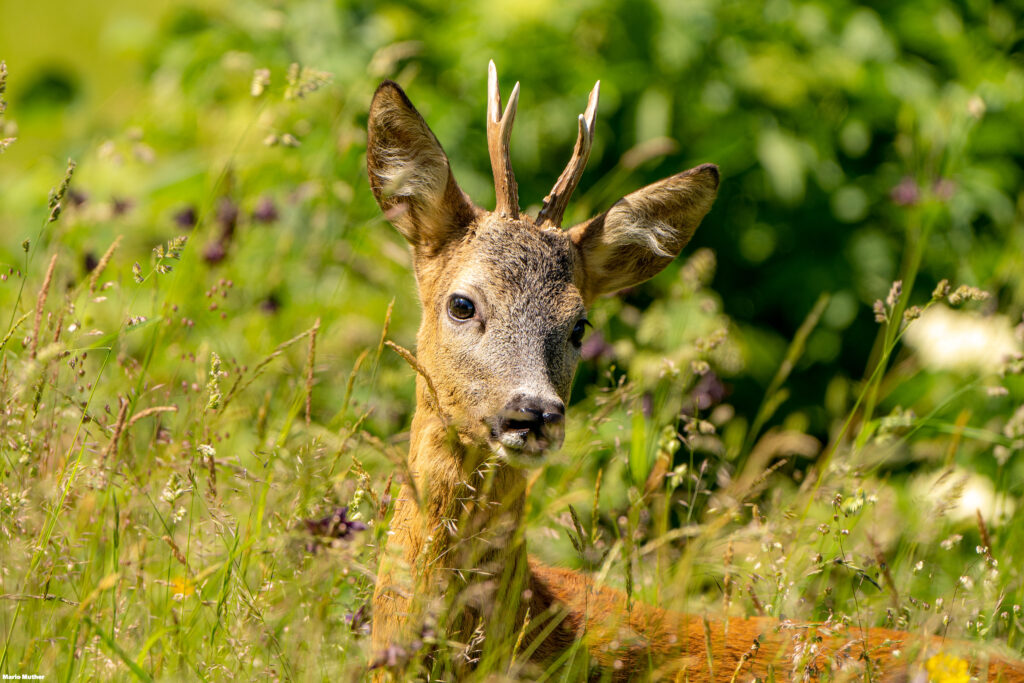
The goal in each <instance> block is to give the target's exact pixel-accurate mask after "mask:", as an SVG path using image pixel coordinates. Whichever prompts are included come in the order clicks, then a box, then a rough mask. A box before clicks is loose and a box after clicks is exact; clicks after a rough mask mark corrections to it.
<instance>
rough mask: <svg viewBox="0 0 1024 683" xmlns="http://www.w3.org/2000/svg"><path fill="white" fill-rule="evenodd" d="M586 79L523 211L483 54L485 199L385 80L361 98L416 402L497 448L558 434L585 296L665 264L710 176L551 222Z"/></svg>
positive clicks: (698, 172)
mask: <svg viewBox="0 0 1024 683" xmlns="http://www.w3.org/2000/svg"><path fill="white" fill-rule="evenodd" d="M599 85H600V83H598V85H596V86H595V87H594V89H593V91H592V92H591V93H590V99H589V102H588V105H587V108H586V113H585V114H583V115H580V117H579V137H578V139H577V141H576V146H575V149H574V151H573V155H572V158H571V160H570V162H569V165H568V167H567V168H566V169H565V171H564V172H563V173H562V174H561V176H560V177H559V178H558V181H557V182H556V183H555V186H554V188H553V189H552V190H551V193H550V194H549V195H548V196H547V197H546V198H545V199H544V203H543V208H541V210H540V212H539V214H538V216H537V217H536V219H533V218H530V217H529V216H526V215H524V214H522V213H521V212H520V210H519V198H518V189H517V186H516V181H515V176H514V174H513V172H512V166H511V163H510V160H509V138H510V134H511V130H512V122H513V120H514V118H515V114H516V105H517V103H518V99H519V84H518V83H517V84H516V86H515V88H513V90H512V95H511V97H510V98H509V101H508V104H507V106H506V107H505V109H504V111H502V109H501V96H500V94H499V91H498V79H497V74H496V72H495V68H494V63H493V62H491V63H490V67H489V79H488V90H489V92H488V106H487V145H488V149H489V151H490V157H491V167H492V169H493V172H494V179H495V193H496V196H497V206H496V208H495V210H494V211H486V210H484V209H481V208H479V207H477V206H476V205H474V204H473V202H472V201H471V200H470V198H469V197H468V196H467V195H466V194H465V193H464V192H463V191H462V190H461V189H460V188H459V185H458V183H456V182H455V178H454V176H453V175H452V171H451V167H450V164H449V163H448V157H447V156H445V153H444V150H443V149H442V148H441V145H440V143H439V142H438V141H437V138H436V137H434V134H433V133H432V132H431V130H430V128H429V127H428V126H427V124H426V122H425V121H424V120H423V117H421V116H420V114H419V113H418V112H417V111H416V109H415V107H413V105H412V103H411V102H410V101H409V98H408V97H406V95H405V93H404V92H403V91H402V89H401V88H400V87H399V86H398V85H396V84H395V83H393V82H391V81H385V82H384V83H382V84H381V85H380V87H379V88H377V92H376V94H375V95H374V97H373V103H372V104H371V106H370V115H369V126H368V128H369V135H368V151H367V170H368V172H369V177H370V187H371V188H372V189H373V194H374V196H375V197H376V199H377V203H378V204H379V205H380V207H381V209H382V210H383V211H384V214H385V216H386V217H387V218H388V220H389V221H390V222H391V223H392V224H393V225H394V226H395V227H396V228H397V229H398V231H399V232H400V233H401V234H402V235H403V236H404V237H405V239H406V240H407V241H408V242H409V244H410V245H411V248H412V255H413V265H414V270H415V273H416V282H417V286H418V288H419V296H420V301H421V304H422V307H423V319H422V323H421V325H420V330H419V335H418V337H417V344H418V348H417V357H418V359H419V362H420V364H421V365H422V366H423V368H424V370H425V372H426V374H427V375H428V376H429V377H430V378H431V379H432V383H433V387H434V389H433V391H427V389H426V387H425V386H424V383H423V382H421V383H420V388H419V399H418V400H419V406H418V407H424V404H427V407H429V408H430V409H431V410H434V411H436V412H437V413H439V415H440V416H441V419H442V420H443V421H444V422H445V423H446V424H447V425H448V426H449V427H452V428H454V429H455V431H456V432H457V434H458V436H459V438H460V439H461V441H462V442H463V443H464V444H467V445H473V446H475V447H478V448H481V449H489V450H491V451H493V452H494V453H496V454H497V455H498V456H499V457H501V458H504V459H506V460H508V461H510V462H516V463H524V462H525V463H531V462H535V461H536V460H538V456H539V454H541V453H542V452H544V451H545V450H546V449H548V448H550V447H557V446H559V445H560V444H561V440H562V422H563V420H564V415H565V402H566V401H567V400H568V397H569V390H570V387H571V385H572V379H573V375H574V373H575V371H576V366H577V364H578V362H579V358H580V344H581V342H582V339H583V335H584V332H585V329H586V325H587V324H588V323H587V308H588V306H590V304H591V303H592V302H593V301H594V299H595V298H596V297H598V296H600V295H602V294H606V293H611V292H615V291H618V290H621V289H623V288H626V287H630V286H632V285H635V284H637V283H640V282H643V281H644V280H647V279H648V278H650V277H653V276H654V275H655V274H657V273H658V272H659V271H661V270H662V269H663V268H664V267H665V266H666V265H668V263H669V262H671V261H672V259H673V258H675V257H676V256H677V255H678V254H679V252H680V251H681V250H682V249H683V247H684V246H685V245H686V243H687V242H688V241H689V239H690V237H691V236H692V235H693V232H694V230H696V229H697V226H698V225H699V224H700V221H701V219H702V218H703V217H704V215H705V214H706V213H707V212H708V210H709V209H710V208H711V204H712V202H713V201H714V198H715V193H716V191H717V189H718V168H717V167H716V166H715V165H713V164H704V165H702V166H698V167H697V168H694V169H691V170H689V171H685V172H683V173H679V174H677V175H674V176H671V177H669V178H666V179H664V180H661V181H659V182H657V183H654V184H652V185H649V186H647V187H645V188H643V189H641V190H637V191H636V192H633V193H632V194H629V195H626V196H625V197H623V198H622V199H620V200H619V201H618V202H616V203H615V204H614V205H613V206H612V207H611V208H610V209H608V210H607V211H605V212H604V213H601V214H599V215H597V216H595V217H593V218H591V219H590V220H588V221H586V222H584V223H581V224H579V225H577V226H575V227H572V228H570V229H568V230H563V229H562V228H561V222H562V215H563V213H564V212H565V208H566V205H567V204H568V200H569V197H570V196H571V194H572V191H573V190H574V189H575V187H576V185H577V184H578V183H579V180H580V176H581V175H582V174H583V168H584V166H585V165H586V161H587V157H588V156H589V154H590V147H591V142H592V140H593V135H594V124H595V120H596V113H597V100H598V89H599Z"/></svg>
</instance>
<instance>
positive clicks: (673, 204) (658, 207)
mask: <svg viewBox="0 0 1024 683" xmlns="http://www.w3.org/2000/svg"><path fill="white" fill-rule="evenodd" d="M717 191H718V167H717V166H715V165H714V164H704V165H703V166H698V167H697V168H691V169H690V170H689V171H684V172H683V173H678V174H676V175H674V176H672V177H670V178H665V179H664V180H660V181H658V182H656V183H654V184H653V185H648V186H647V187H645V188H642V189H640V190H637V191H636V192H633V193H632V194H628V195H626V196H625V197H623V198H622V199H620V200H619V201H618V202H616V203H615V205H614V206H613V207H612V208H610V209H609V210H608V211H605V212H604V213H602V214H600V215H598V216H595V217H594V218H591V219H590V220H589V221H587V222H586V223H581V224H580V225H577V226H576V227H574V228H572V229H570V230H569V237H570V239H572V241H573V243H574V244H575V245H576V246H577V248H579V250H580V255H581V256H582V257H583V271H584V279H585V282H584V291H585V294H584V299H586V300H587V301H588V302H589V301H592V300H593V298H594V297H596V296H598V295H600V294H607V293H611V292H615V291H618V290H620V289H625V288H626V287H632V286H633V285H636V284H639V283H641V282H643V281H644V280H647V279H648V278H652V277H654V276H655V275H657V274H658V273H659V272H660V271H661V270H662V269H663V268H664V267H665V266H667V265H668V264H669V263H671V262H672V259H674V258H675V257H676V256H678V255H679V252H680V251H682V250H683V247H684V246H686V243H687V242H689V241H690V237H692V236H693V232H694V230H696V229H697V226H698V225H700V221H701V219H702V218H704V215H705V214H707V212H708V211H709V210H710V209H711V204H712V203H713V202H714V201H715V194H716V193H717Z"/></svg>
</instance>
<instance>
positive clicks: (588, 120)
mask: <svg viewBox="0 0 1024 683" xmlns="http://www.w3.org/2000/svg"><path fill="white" fill-rule="evenodd" d="M600 90H601V81H598V82H597V83H596V84H595V85H594V89H593V90H591V91H590V97H589V99H588V100H587V110H586V112H585V113H583V114H580V134H579V137H577V138H576V147H574V148H573V150H572V158H571V159H569V165H568V166H566V167H565V170H564V171H562V175H560V176H558V182H556V183H555V186H554V187H553V188H551V192H550V193H549V194H548V196H547V197H545V198H544V206H543V208H541V210H540V213H538V214H537V221H536V222H537V225H538V226H540V227H542V228H557V227H560V226H561V225H562V214H564V213H565V207H566V206H568V205H569V197H571V196H572V191H573V190H575V189H576V186H577V185H579V182H580V177H582V175H583V169H584V168H585V167H586V165H587V159H588V158H589V157H590V148H591V146H592V145H593V144H594V124H595V123H596V122H597V98H598V95H599V94H600Z"/></svg>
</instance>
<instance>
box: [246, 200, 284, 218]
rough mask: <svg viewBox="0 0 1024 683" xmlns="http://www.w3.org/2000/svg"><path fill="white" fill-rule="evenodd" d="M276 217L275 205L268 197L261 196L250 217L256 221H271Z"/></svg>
mask: <svg viewBox="0 0 1024 683" xmlns="http://www.w3.org/2000/svg"><path fill="white" fill-rule="evenodd" d="M277 218H278V214H277V206H276V205H275V204H274V200H273V199H271V198H270V197H263V198H262V199H260V201H259V204H257V205H256V208H255V209H254V210H253V212H252V219H253V220H254V221H256V222H257V223H273V222H274V221H276V220H277Z"/></svg>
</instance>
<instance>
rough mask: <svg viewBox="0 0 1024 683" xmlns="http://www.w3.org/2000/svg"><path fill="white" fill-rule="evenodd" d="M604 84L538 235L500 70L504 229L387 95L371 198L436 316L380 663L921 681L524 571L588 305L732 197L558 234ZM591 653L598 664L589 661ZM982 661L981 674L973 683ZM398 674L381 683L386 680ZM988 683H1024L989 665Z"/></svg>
mask: <svg viewBox="0 0 1024 683" xmlns="http://www.w3.org/2000/svg"><path fill="white" fill-rule="evenodd" d="M599 85H600V83H598V85H597V86H595V87H594V89H593V91H592V92H591V93H590V99H589V102H588V104H587V108H586V112H585V114H583V115H580V117H579V137H578V139H577V141H576V146H575V149H574V151H573V154H572V158H571V161H570V162H569V165H568V167H567V168H566V170H565V171H564V172H563V173H562V174H561V176H560V177H559V178H558V181H557V182H556V184H555V186H554V188H553V189H552V191H551V193H550V194H549V195H548V196H547V197H546V198H545V199H544V203H543V208H541V209H540V212H539V214H538V216H537V217H536V218H531V217H529V216H526V215H524V214H522V213H521V212H520V210H519V199H518V190H517V186H516V181H515V177H514V175H513V173H512V167H511V164H510V160H509V151H508V150H509V134H510V132H511V129H512V122H513V119H514V118H515V114H516V105H517V102H518V95H519V84H518V83H517V84H516V86H515V88H513V90H512V95H511V97H510V98H509V101H508V104H507V106H506V107H505V109H504V111H502V109H501V98H500V95H499V91H498V83H497V76H496V72H495V69H494V63H493V62H491V64H490V68H489V79H488V101H487V146H488V149H489V151H490V158H491V166H492V170H493V173H494V179H495V191H496V195H497V207H496V209H495V210H494V211H486V210H484V209H481V208H479V207H477V206H476V205H474V204H473V202H472V201H471V200H470V199H469V197H468V196H467V195H466V194H465V193H464V192H463V191H462V190H461V189H460V188H459V186H458V184H457V183H456V182H455V178H454V176H453V175H452V171H451V168H450V165H449V162H448V158H447V157H446V156H445V153H444V151H443V150H442V149H441V145H440V144H439V143H438V141H437V139H436V138H435V137H434V135H433V133H432V132H431V130H430V128H429V127H428V126H427V124H426V122H425V121H424V120H423V118H422V117H421V116H420V114H419V113H418V112H417V111H416V109H415V108H414V107H413V105H412V103H411V102H410V101H409V99H408V98H407V97H406V95H405V93H404V92H403V91H402V89H401V88H400V87H399V86H398V85H396V84H395V83H393V82H391V81H385V82H383V83H382V84H381V85H380V87H379V88H378V89H377V91H376V93H375V95H374V97H373V103H372V105H371V107H370V113H369V124H368V128H369V130H368V150H367V169H368V172H369V178H370V186H371V188H372V190H373V193H374V196H375V197H376V199H377V202H378V204H379V205H380V207H381V209H382V210H383V211H384V214H385V216H386V217H387V218H388V220H389V221H390V222H391V223H392V224H394V226H395V227H396V228H397V229H398V231H399V232H400V233H401V234H402V235H403V236H404V237H405V239H406V240H407V241H408V242H409V244H410V245H411V249H412V255H413V265H414V270H415V276H416V283H417V286H418V290H419V296H420V301H421V304H422V323H421V326H420V329H419V334H418V336H417V354H416V359H417V360H416V361H415V362H414V365H416V366H417V370H418V371H419V376H418V377H417V388H416V389H417V391H416V397H417V402H416V412H415V415H414V417H413V420H412V429H411V434H410V446H409V456H408V467H409V475H410V476H409V477H408V478H407V480H406V481H405V482H404V483H403V484H402V486H401V492H400V494H399V496H398V498H397V500H396V503H395V510H394V516H393V520H392V522H391V531H390V534H391V538H390V541H389V544H388V546H386V547H385V549H384V550H385V552H384V553H383V555H382V558H381V564H380V570H379V574H378V580H377V586H376V590H375V594H374V599H373V636H372V642H373V648H374V651H375V652H376V653H383V652H387V653H389V654H390V659H391V661H392V663H394V660H395V659H396V658H397V657H399V654H396V653H401V652H402V651H403V649H405V650H407V649H408V648H409V644H410V643H412V642H414V641H416V640H417V639H421V638H422V637H423V633H424V630H425V629H433V632H434V633H435V634H436V635H437V639H438V641H440V642H442V644H443V643H448V644H451V643H462V644H463V646H464V647H463V656H464V658H465V660H467V661H472V660H474V659H475V658H476V657H485V658H486V657H495V658H498V659H494V660H491V661H503V662H506V664H505V666H506V667H507V666H508V662H509V661H510V660H512V659H514V658H515V657H517V656H518V657H519V659H520V660H523V661H532V662H535V663H536V664H537V666H538V669H539V670H544V668H546V667H549V666H576V667H580V668H581V670H582V671H583V672H584V674H582V675H586V674H585V672H587V671H588V667H589V672H590V675H592V676H597V677H598V678H600V677H605V678H611V679H613V680H626V679H631V678H644V677H650V678H663V677H673V676H675V677H677V679H678V680H684V679H685V680H690V681H701V682H702V681H711V680H714V681H733V680H750V679H751V678H753V677H758V678H761V679H764V678H766V677H771V678H774V679H775V680H792V679H803V678H814V677H817V676H818V675H819V674H821V675H826V676H828V675H831V676H835V677H839V678H847V677H857V676H866V677H869V678H872V679H875V680H918V678H916V676H923V675H925V674H924V673H923V669H922V662H923V661H924V658H925V657H928V656H931V655H935V654H936V653H937V652H938V651H939V649H940V648H941V647H942V642H941V641H940V640H938V639H934V638H922V637H921V636H918V635H913V634H910V633H906V632H899V631H892V630H887V629H881V628H873V629H870V630H868V631H866V632H856V633H846V632H842V631H837V632H830V631H829V629H828V628H827V627H825V626H822V625H807V624H804V625H796V624H791V623H788V622H779V621H777V620H773V619H769V618H752V619H743V618H735V617H730V618H714V617H706V616H702V615H689V614H680V613H672V612H668V611H665V610H662V609H659V608H656V607H648V606H643V605H638V604H636V603H634V604H632V605H627V600H626V596H625V595H624V594H622V593H620V592H618V591H616V590H613V589H611V588H608V587H602V586H599V585H597V584H596V583H595V582H593V581H592V580H591V579H589V578H587V577H585V576H583V575H581V574H579V573H575V572H572V571H567V570H560V569H552V568H548V567H544V566H542V565H540V564H539V563H537V562H536V561H535V560H534V559H532V558H530V557H528V555H527V551H526V546H525V543H524V539H523V533H522V529H521V526H522V524H521V521H522V519H521V518H522V514H523V508H524V501H525V497H526V489H527V474H528V470H526V469H524V467H525V466H529V465H537V464H539V463H540V462H541V461H542V458H543V454H544V452H545V451H546V450H548V449H553V448H557V447H558V446H559V445H560V444H561V440H562V423H563V420H564V417H565V403H566V401H567V400H568V397H569V390H570V385H571V383H572V378H573V374H574V372H575V368H576V365H577V362H578V361H579V355H580V352H579V349H580V343H581V339H582V336H583V333H584V331H585V326H586V325H587V319H586V311H587V307H588V306H589V305H590V304H591V303H592V302H593V301H594V299H595V298H596V297H597V296H599V295H601V294H605V293H611V292H615V291H618V290H621V289H623V288H626V287H629V286H631V285H635V284H637V283H640V282H643V281H644V280H647V279H648V278H650V277H652V276H654V275H655V274H656V273H658V272H659V271H660V270H661V269H663V268H664V267H665V266H666V265H668V264H669V262H671V261H672V259H673V258H675V257H676V256H677V255H678V254H679V253H680V251H681V250H682V249H683V247H684V246H685V245H686V243H687V241H688V240H689V239H690V236H691V235H692V234H693V232H694V230H696V229H697V226H698V224H699V223H700V221H701V219H702V218H703V217H704V215H705V214H706V213H707V212H708V210H709V209H710V208H711V204H712V202H713V201H714V199H715V194H716V191H717V189H718V182H719V175H718V168H717V167H716V166H715V165H713V164H704V165H702V166H698V167H696V168H693V169H691V170H689V171H685V172H683V173H679V174H677V175H674V176H672V177H669V178H666V179H664V180H661V181H659V182H657V183H654V184H653V185H649V186H647V187H645V188H643V189H641V190H638V191H636V192H633V193H632V194H629V195H626V196H625V197H624V198H622V199H620V200H619V201H618V202H616V203H615V204H614V205H613V206H612V207H611V208H610V209H609V210H608V211H606V212H604V213H602V214H599V215H597V216H595V217H594V218H591V219H590V220H588V221H586V222H584V223H582V224H580V225H577V226H575V227H573V228H571V229H569V230H562V229H561V222H562V215H563V213H564V211H565V208H566V204H567V202H568V199H569V196H570V195H571V193H572V191H573V189H574V188H575V187H576V185H577V183H578V182H579V180H580V176H581V175H582V172H583V168H584V165H585V164H586V161H587V157H588V156H589V153H590V148H591V143H592V140H593V135H594V123H595V117H596V109H597V99H598V87H599ZM438 614H446V615H447V618H446V620H445V621H444V623H436V624H435V623H434V620H435V616H436V615H438ZM442 631H443V633H441V632H442ZM577 642H581V643H582V646H581V647H578V648H574V647H573V646H574V644H576V643H577ZM915 644H916V647H915ZM474 648H475V650H474ZM574 653H575V654H574ZM579 653H582V655H581V657H582V659H581V660H574V659H573V658H574V657H575V656H577V655H578V654H579ZM975 659H977V658H975ZM985 661H986V660H985V659H984V658H981V659H980V660H978V661H974V662H973V664H972V666H974V667H975V672H976V673H978V672H979V667H984V666H985V665H986V664H985ZM559 662H561V663H559ZM465 666H466V668H465V670H464V671H465V672H467V673H468V672H469V671H470V668H469V664H468V663H467V664H466V665H465ZM578 670H580V669H577V671H578ZM981 673H982V675H986V674H985V673H984V671H981ZM389 675H390V674H388V673H387V671H386V670H385V669H384V668H380V669H378V670H377V671H376V672H375V676H376V677H377V678H378V680H383V679H385V678H387V677H388V676H389ZM570 675H572V674H569V675H567V677H568V676H570ZM987 676H990V677H991V678H992V679H995V678H1002V679H1005V680H1013V681H1024V668H1022V667H1021V666H1020V665H1018V664H1015V663H1006V662H1003V661H1001V660H996V659H992V660H990V663H989V664H988V673H987ZM920 680H924V679H923V678H921V679H920ZM947 680H953V679H951V678H950V679H947Z"/></svg>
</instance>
